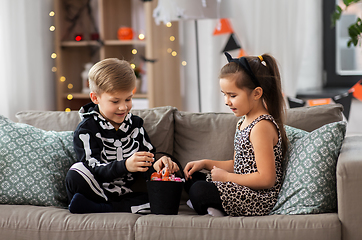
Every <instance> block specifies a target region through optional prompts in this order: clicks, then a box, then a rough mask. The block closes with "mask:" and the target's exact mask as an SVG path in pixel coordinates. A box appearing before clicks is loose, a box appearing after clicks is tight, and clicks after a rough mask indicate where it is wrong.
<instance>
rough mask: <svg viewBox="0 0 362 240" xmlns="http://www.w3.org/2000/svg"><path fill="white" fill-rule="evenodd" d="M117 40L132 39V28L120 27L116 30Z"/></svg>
mask: <svg viewBox="0 0 362 240" xmlns="http://www.w3.org/2000/svg"><path fill="white" fill-rule="evenodd" d="M117 36H118V39H119V40H132V39H133V30H132V28H130V27H120V28H119V29H118V32H117Z"/></svg>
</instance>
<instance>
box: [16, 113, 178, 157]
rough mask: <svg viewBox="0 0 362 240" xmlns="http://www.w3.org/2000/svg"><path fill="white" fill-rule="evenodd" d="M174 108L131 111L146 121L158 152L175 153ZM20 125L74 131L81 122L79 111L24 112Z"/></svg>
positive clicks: (20, 114) (19, 116) (18, 115)
mask: <svg viewBox="0 0 362 240" xmlns="http://www.w3.org/2000/svg"><path fill="white" fill-rule="evenodd" d="M176 110H177V109H176V108H174V107H170V106H166V107H157V108H151V109H145V110H131V112H132V113H133V114H135V115H137V116H139V117H141V118H143V120H144V128H145V130H146V132H147V133H148V135H149V137H150V139H151V142H152V144H153V145H154V146H155V147H156V150H157V151H163V152H168V153H170V154H172V151H173V136H174V135H173V134H174V119H173V113H174V112H175V111H176ZM15 116H16V117H17V119H18V120H19V122H20V123H26V124H29V125H32V126H34V127H37V128H40V129H43V130H47V131H50V130H53V131H74V130H75V129H76V127H77V126H78V124H79V122H80V117H79V113H78V112H77V111H71V112H62V111H22V112H18V113H17V114H16V115H15Z"/></svg>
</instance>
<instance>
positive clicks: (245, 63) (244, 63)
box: [224, 52, 261, 87]
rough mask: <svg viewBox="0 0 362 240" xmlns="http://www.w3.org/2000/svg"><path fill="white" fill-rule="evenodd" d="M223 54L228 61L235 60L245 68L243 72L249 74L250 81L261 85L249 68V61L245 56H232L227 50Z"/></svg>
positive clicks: (257, 85)
mask: <svg viewBox="0 0 362 240" xmlns="http://www.w3.org/2000/svg"><path fill="white" fill-rule="evenodd" d="M224 54H225V56H226V58H227V59H228V62H235V63H237V64H239V66H241V67H242V68H243V69H244V70H245V72H246V73H247V74H248V75H249V76H250V78H251V81H253V83H254V84H255V86H256V87H261V86H260V83H259V81H258V79H257V78H256V77H255V75H254V73H253V71H252V70H251V68H250V65H249V62H248V60H247V59H246V58H244V57H241V58H232V57H231V55H230V54H229V53H228V52H225V53H224Z"/></svg>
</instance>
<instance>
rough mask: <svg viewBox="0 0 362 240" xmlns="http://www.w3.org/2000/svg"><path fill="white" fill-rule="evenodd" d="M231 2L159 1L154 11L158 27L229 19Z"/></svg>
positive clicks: (214, 0) (220, 0) (221, 0)
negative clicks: (195, 20) (194, 21)
mask: <svg viewBox="0 0 362 240" xmlns="http://www.w3.org/2000/svg"><path fill="white" fill-rule="evenodd" d="M230 2H231V1H230V0H158V5H157V7H156V8H155V9H154V10H153V17H154V19H155V22H156V24H157V25H159V24H160V22H163V23H164V24H166V23H168V22H172V21H181V20H194V19H210V18H228V17H230V11H228V10H230V9H231V8H229V5H231V3H230Z"/></svg>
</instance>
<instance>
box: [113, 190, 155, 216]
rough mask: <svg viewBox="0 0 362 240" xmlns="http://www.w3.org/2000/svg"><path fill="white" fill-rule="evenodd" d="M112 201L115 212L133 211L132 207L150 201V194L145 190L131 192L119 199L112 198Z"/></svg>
mask: <svg viewBox="0 0 362 240" xmlns="http://www.w3.org/2000/svg"><path fill="white" fill-rule="evenodd" d="M111 203H112V206H113V209H114V211H115V212H132V211H131V207H133V206H140V205H143V204H146V203H149V201H148V194H147V193H143V192H131V193H127V194H125V195H123V196H121V197H120V198H118V199H112V200H111Z"/></svg>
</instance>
